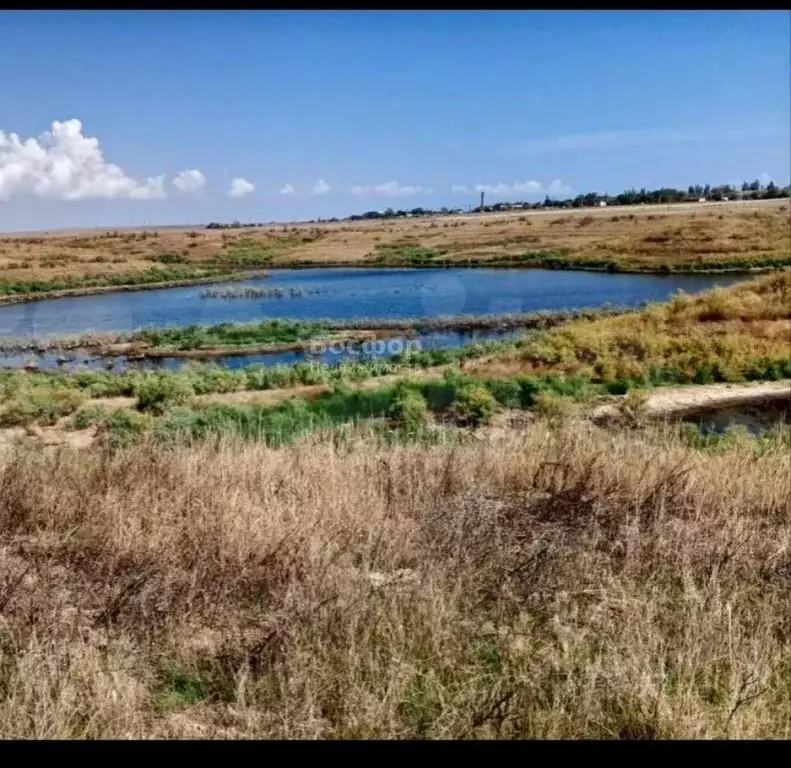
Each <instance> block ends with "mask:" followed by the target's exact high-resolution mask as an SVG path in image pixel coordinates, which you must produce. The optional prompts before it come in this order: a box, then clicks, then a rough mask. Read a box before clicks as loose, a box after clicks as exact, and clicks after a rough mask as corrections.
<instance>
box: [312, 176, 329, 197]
mask: <svg viewBox="0 0 791 768" xmlns="http://www.w3.org/2000/svg"><path fill="white" fill-rule="evenodd" d="M329 191H330V185H329V184H327V182H326V181H324V179H319V180H318V181H317V182H316V183H315V184H314V185H313V194H314V195H326V194H327V192H329Z"/></svg>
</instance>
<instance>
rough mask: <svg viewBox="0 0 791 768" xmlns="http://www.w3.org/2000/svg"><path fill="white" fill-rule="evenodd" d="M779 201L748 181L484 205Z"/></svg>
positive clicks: (414, 213) (405, 213)
mask: <svg viewBox="0 0 791 768" xmlns="http://www.w3.org/2000/svg"><path fill="white" fill-rule="evenodd" d="M776 197H791V188H789V187H778V186H777V184H775V183H774V182H773V181H770V182H769V183H768V184H766V185H765V186H764V185H763V184H761V182H760V181H759V180H758V179H756V180H755V181H752V182H748V181H745V182H744V183H743V184H742V185H741V187H735V186H732V185H731V184H720V185H719V186H715V187H713V186H711V185H710V184H706V185H703V186H701V185H700V184H694V185H690V186H689V187H687V189H686V190H684V189H675V188H673V187H661V188H660V189H646V188H645V187H643V188H642V189H639V190H638V189H627V190H626V191H625V192H621V193H620V194H619V195H609V194H606V193H605V194H603V195H602V194H599V193H598V192H589V193H588V194H586V195H577V196H576V197H570V198H566V199H560V198H554V199H553V198H551V197H549V196H548V195H547V196H546V197H545V198H544V200H543V201H542V202H540V203H527V202H523V201H517V202H500V203H493V204H491V205H484V207H483V210H484V212H492V211H512V210H520V209H521V210H540V209H542V208H587V207H595V206H599V205H601V204H602V203H604V204H606V205H657V204H671V203H689V202H697V201H698V200H701V199H705V200H711V201H714V202H720V201H724V200H770V199H772V198H776ZM469 210H470V211H473V212H474V211H480V210H481V207H480V206H479V205H478V206H475V207H472V208H470V209H469ZM465 212H466V210H465V209H464V208H445V207H443V208H412V209H410V210H407V209H398V210H394V209H392V208H386V209H385V210H384V211H366V212H365V213H359V214H354V215H352V216H349V220H350V221H359V220H362V219H397V218H413V217H421V216H443V215H451V214H459V213H465Z"/></svg>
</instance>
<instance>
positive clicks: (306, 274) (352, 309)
mask: <svg viewBox="0 0 791 768" xmlns="http://www.w3.org/2000/svg"><path fill="white" fill-rule="evenodd" d="M741 279H744V276H735V275H727V276H715V275H630V274H608V273H598V272H571V271H568V272H565V271H554V270H542V269H486V268H472V269H469V268H440V269H363V268H354V269H351V268H350V269H346V268H344V269H273V270H271V271H270V273H269V275H268V276H267V277H266V278H258V279H255V280H249V281H245V282H243V283H217V284H215V285H213V286H212V288H214V289H222V288H228V289H240V288H245V287H264V288H277V287H280V288H283V289H284V291H285V293H286V295H285V296H284V297H282V298H276V297H271V298H261V299H241V298H240V299H218V298H201V293H202V291H204V290H205V288H206V286H193V287H186V288H167V289H160V290H146V291H137V292H131V293H121V292H119V293H106V294H98V295H95V296H80V297H73V298H61V299H49V300H45V301H38V302H31V303H28V304H15V305H10V306H5V307H3V306H0V338H37V339H44V338H47V337H52V336H58V335H76V334H82V333H87V332H90V331H94V332H102V331H129V330H134V329H136V328H141V327H151V326H171V325H189V324H192V323H219V322H244V321H247V322H249V321H255V320H262V319H265V318H274V317H288V318H298V319H304V320H317V319H323V318H329V319H338V320H342V319H353V318H366V317H367V318H386V317H400V318H409V317H436V316H441V315H456V314H504V313H517V312H532V311H538V310H561V309H579V308H582V307H596V306H599V305H601V304H605V303H610V304H613V305H619V306H627V307H634V306H638V305H639V304H641V303H642V302H646V301H663V300H665V299H667V298H668V297H669V296H671V295H672V294H673V293H675V292H676V291H678V290H684V291H687V292H688V293H694V292H697V291H702V290H705V289H707V288H711V287H713V286H715V285H723V286H726V285H731V284H733V283H734V282H737V281H738V280H741ZM289 289H296V290H300V289H301V290H303V291H307V290H318V291H319V293H313V294H308V293H306V294H304V295H302V296H295V297H293V298H292V297H290V296H289V295H288V292H289Z"/></svg>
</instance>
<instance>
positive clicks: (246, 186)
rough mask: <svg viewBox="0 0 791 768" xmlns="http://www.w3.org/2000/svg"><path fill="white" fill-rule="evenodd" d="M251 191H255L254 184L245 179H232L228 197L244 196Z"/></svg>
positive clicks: (250, 193)
mask: <svg viewBox="0 0 791 768" xmlns="http://www.w3.org/2000/svg"><path fill="white" fill-rule="evenodd" d="M253 192H255V184H253V183H251V182H249V181H248V180H247V179H232V181H231V188H230V189H229V190H228V197H246V196H247V195H252V194H253Z"/></svg>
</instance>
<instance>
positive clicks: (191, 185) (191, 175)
mask: <svg viewBox="0 0 791 768" xmlns="http://www.w3.org/2000/svg"><path fill="white" fill-rule="evenodd" d="M173 186H174V187H175V188H176V189H177V190H178V191H179V192H181V193H182V194H185V195H194V194H196V193H197V192H200V191H201V190H202V189H203V188H204V187H205V186H206V177H205V176H204V175H203V174H202V173H201V172H200V171H199V170H197V169H196V168H192V169H190V170H187V171H182V172H181V173H179V174H178V175H177V176H176V177H175V178H174V179H173Z"/></svg>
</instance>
